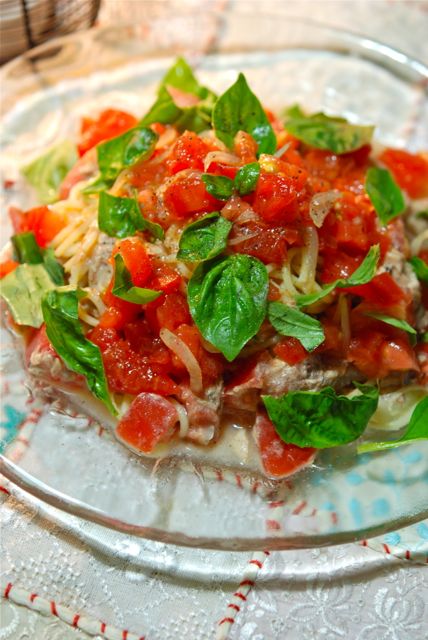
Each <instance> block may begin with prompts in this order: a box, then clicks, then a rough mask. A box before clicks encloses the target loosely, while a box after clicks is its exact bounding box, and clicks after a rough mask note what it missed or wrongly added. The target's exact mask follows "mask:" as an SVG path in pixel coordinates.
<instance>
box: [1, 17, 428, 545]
mask: <svg viewBox="0 0 428 640" xmlns="http://www.w3.org/2000/svg"><path fill="white" fill-rule="evenodd" d="M313 28H316V27H313ZM296 51H298V48H296ZM299 51H300V50H299ZM300 55H301V51H300V52H299V55H297V53H296V54H295V57H294V58H293V55H291V54H289V55H288V56H285V58H284V57H281V56H276V55H275V54H268V53H266V54H264V55H263V56H260V57H257V56H255V54H253V55H252V56H249V55H248V54H228V53H224V54H216V55H215V56H212V57H210V56H205V57H203V58H200V59H199V60H198V61H197V68H195V67H194V66H192V64H190V62H189V61H188V60H186V58H184V57H178V58H175V59H171V58H169V59H168V60H166V59H164V58H160V59H159V62H158V61H153V60H149V61H142V62H141V61H140V62H138V63H136V62H134V63H133V64H132V65H127V66H126V65H124V66H123V68H119V69H118V70H116V71H115V72H114V73H113V74H111V75H109V76H107V74H103V73H99V74H98V76H96V78H97V79H96V80H94V76H89V78H83V79H81V80H67V81H65V82H62V83H59V84H57V85H55V86H54V87H53V94H52V93H51V94H49V96H47V91H46V90H44V91H42V92H41V93H40V95H37V96H36V97H34V96H32V97H31V98H27V104H25V105H24V107H22V105H21V106H20V108H19V109H15V111H13V110H12V112H11V114H9V115H8V116H7V118H9V122H10V123H12V129H13V127H14V126H15V127H18V128H19V126H22V120H23V116H22V111H23V109H24V113H25V112H27V113H28V112H29V110H32V111H33V114H34V113H36V115H35V116H34V117H35V118H36V119H37V120H38V123H39V128H40V126H43V124H44V125H46V122H47V118H48V117H51V115H50V111H49V101H51V102H50V103H52V95H54V96H55V98H56V99H58V100H59V101H60V104H61V105H66V107H65V108H64V106H62V107H61V109H62V111H61V113H60V116H58V117H59V120H58V122H60V123H61V126H60V127H56V130H55V135H54V138H55V140H54V144H50V145H48V146H47V148H44V149H43V152H42V153H39V152H38V153H37V154H32V157H30V158H25V162H23V154H22V150H23V149H25V145H26V144H28V141H27V140H26V138H25V134H24V135H23V136H22V137H21V138H19V137H17V138H15V139H14V145H15V142H16V139H17V141H18V142H17V145H15V146H14V147H13V149H14V151H13V154H14V155H13V157H12V155H11V153H10V151H7V153H6V166H7V165H8V162H9V169H10V167H13V169H14V170H15V174H14V179H13V180H9V183H10V184H8V185H6V186H7V188H6V191H7V192H8V193H7V199H8V202H9V205H10V206H9V219H10V221H11V224H12V227H13V232H12V235H11V239H10V242H9V243H8V244H7V245H6V247H5V248H4V249H3V252H2V257H1V258H2V259H1V264H0V275H1V281H0V295H1V297H2V304H3V307H4V309H3V311H4V314H3V315H4V324H5V326H6V328H7V330H8V335H9V336H11V337H10V340H12V345H13V346H12V347H11V349H12V350H13V349H16V348H17V349H18V351H19V352H20V353H21V354H22V362H23V367H24V370H25V377H26V384H27V385H28V386H29V388H30V390H31V393H32V394H33V396H34V398H36V399H37V402H39V403H41V406H42V409H41V412H43V415H44V418H43V420H42V421H41V424H38V425H37V428H36V429H35V430H34V435H33V436H32V443H33V440H34V443H35V444H34V447H35V452H36V453H34V451H33V452H31V450H32V446H33V445H32V446H31V447H30V448H29V451H28V453H27V454H26V455H25V456H24V457H23V459H22V460H23V461H22V462H21V460H20V461H19V463H18V466H16V465H15V464H13V463H12V462H11V461H10V460H11V458H10V457H8V456H7V450H6V456H5V458H4V459H3V464H4V465H5V469H6V475H7V474H8V473H9V474H12V476H13V479H14V480H15V481H18V484H19V474H20V468H22V471H23V472H26V473H30V475H31V477H32V480H31V482H34V483H35V485H37V488H36V489H34V487H33V490H32V492H33V493H34V495H37V496H38V497H41V498H43V499H45V500H46V501H47V502H49V501H50V502H51V504H52V503H54V504H56V506H58V504H59V502H58V501H60V502H61V507H62V508H64V504H65V503H67V500H68V498H70V499H73V504H74V506H73V507H72V506H71V503H70V502H68V506H67V507H66V510H69V511H70V512H72V513H77V514H78V515H79V509H84V511H85V513H84V515H85V517H88V518H89V519H92V520H95V521H97V522H101V523H103V524H107V525H108V526H112V527H113V528H114V529H119V530H120V529H121V526H122V525H121V523H128V524H127V526H130V525H129V523H132V527H133V529H132V531H133V533H137V534H139V535H143V536H146V537H150V538H155V539H161V540H166V541H169V542H179V543H182V544H183V543H184V544H195V542H194V541H195V540H196V541H198V540H199V543H201V539H203V540H204V541H203V542H202V544H203V545H205V546H221V547H226V548H227V547H228V545H230V547H231V548H249V547H252V548H257V547H258V546H260V545H261V544H263V545H265V544H266V539H269V538H274V543H273V544H274V545H277V546H278V547H286V546H287V545H288V544H290V539H293V540H294V542H292V544H297V545H301V546H307V545H308V544H310V543H308V540H307V539H306V536H309V538H310V539H311V540H312V541H314V540H315V541H316V542H315V544H325V543H329V542H331V541H335V540H336V539H343V534H344V532H345V533H346V534H347V535H348V538H349V536H351V537H352V536H354V537H355V536H357V535H361V532H362V531H363V530H364V531H365V532H366V533H367V531H369V530H371V529H372V530H373V532H376V531H378V528H379V527H384V529H385V527H386V528H388V527H389V528H394V526H396V524H397V523H398V522H400V518H404V517H405V516H406V517H407V518H410V519H413V520H415V519H418V518H420V517H422V515H421V514H423V513H425V511H426V507H427V505H426V504H424V498H423V495H422V493H421V488H420V487H421V486H422V485H423V482H424V478H425V477H426V472H427V464H428V448H427V440H428V311H427V304H428V212H427V208H428V155H427V153H426V151H425V152H424V150H423V149H422V148H418V147H417V146H416V147H415V145H412V147H413V148H412V149H409V148H405V145H403V144H401V145H400V144H399V145H396V144H393V143H392V141H393V140H395V139H396V138H397V137H399V136H397V132H400V131H403V127H404V124H405V123H404V122H400V117H405V115H406V109H409V110H411V109H410V107H409V104H410V102H411V101H410V99H409V98H408V93H407V91H408V88H407V85H406V84H405V82H404V81H403V83H404V85H405V86H404V88H403V93H402V103H401V107H402V111H401V112H400V110H398V113H397V114H395V116H394V117H395V118H396V122H393V121H391V122H389V123H388V122H385V120H384V119H382V122H381V123H380V124H381V127H379V126H378V125H379V122H377V121H376V120H375V116H376V114H373V109H372V106H371V109H372V111H371V110H370V108H369V109H368V110H367V111H364V109H360V110H359V111H358V110H357V112H354V113H353V112H352V109H351V107H350V105H348V106H347V108H342V109H339V108H336V109H334V108H331V107H330V106H329V105H325V104H323V103H322V102H323V101H322V100H320V99H319V96H318V98H317V99H315V100H314V101H313V104H312V105H310V104H308V102H309V100H308V96H304V97H303V100H302V99H301V96H302V93H301V86H300V85H299V86H298V87H297V90H296V91H295V92H294V93H293V92H292V91H291V89H290V87H289V86H288V84H287V83H286V86H285V88H284V90H279V91H278V93H279V94H280V95H279V96H277V95H276V96H275V99H274V100H269V91H270V90H271V89H272V87H271V84H270V80H267V77H268V75H269V74H268V68H269V65H271V63H272V64H273V65H274V66H275V65H276V66H277V67H278V68H276V69H275V71H276V78H277V83H278V84H280V83H281V77H283V75H284V74H283V72H284V70H286V69H287V68H288V67H290V65H291V67H293V65H295V64H296V60H299V59H300V58H299V56H300ZM334 56H336V57H337V58H340V56H339V54H337V55H336V54H334V55H333V54H332V60H331V65H330V73H331V74H333V77H334V70H335V65H337V66H338V68H339V67H340V65H341V64H343V58H340V59H333V58H334ZM318 61H319V62H320V64H321V65H322V64H323V63H324V60H323V57H322V56H321V54H320V53H319V52H312V53H311V52H310V53H308V60H307V61H306V62H305V61H304V60H303V62H302V61H300V64H302V65H305V64H306V65H307V67H305V68H307V69H308V70H309V71H308V73H309V74H310V75H314V74H317V73H318V72H317V69H319V68H320V67H319V66H318V67H317V64H316V63H317V62H318ZM349 64H350V63H349ZM353 64H354V63H353ZM365 64H367V65H368V64H369V63H365V62H363V61H360V62H358V61H356V62H355V69H353V72H354V77H355V83H356V86H358V83H360V82H361V77H362V76H363V75H364V74H363V71H364V69H363V67H364V65H365ZM370 64H372V63H370ZM372 66H373V65H372ZM357 67H358V69H357ZM351 71H352V70H351ZM281 72H282V73H281ZM370 72H371V73H374V71H373V69H372V68H370ZM377 72H378V71H376V73H377ZM379 73H381V72H380V71H379ZM382 73H386V72H384V71H382ZM141 78H145V79H146V83H147V86H145V85H144V86H143V90H142V91H140V92H138V91H137V92H135V91H132V86H133V85H134V86H136V85H138V82H139V81H140V80H141ZM153 78H156V82H155V81H153ZM306 80H307V79H306ZM88 81H89V82H91V95H90V96H89V97H88V96H87V95H85V91H86V90H87V88H88ZM382 81H383V82H384V84H385V86H387V84H388V80H387V79H386V78H384V77H383V76H382ZM329 82H331V80H329ZM396 82H398V81H397V80H396V78H395V76H394V83H396ZM323 83H324V84H323ZM306 85H307V83H306ZM306 85H305V83H304V82H303V85H302V86H306ZM94 86H95V87H96V88H95V89H94ZM326 86H327V87H328V86H329V83H328V82H327V80H325V79H324V80H322V81H321V82H320V86H319V89H320V91H321V95H324V92H325V91H326ZM394 89H395V90H396V86H395V84H394ZM418 90H419V89H418ZM418 90H416V89H415V91H418ZM49 91H52V89H50V90H49ZM343 91H344V92H345V93H346V91H345V90H343ZM285 94H286V99H284V95H285ZM327 95H329V94H328V92H327ZM346 95H348V93H346ZM299 98H300V99H299ZM281 99H282V103H281V104H279V105H278V102H279V100H281ZM141 104H143V105H144V108H143V109H141V108H140V105H141ZM412 104H413V103H412ZM26 110H27V111H26ZM376 110H377V111H378V115H379V114H380V113H381V112H382V113H384V112H385V104H383V103H382V104H380V105H376V109H375V111H376ZM71 113H72V117H70V114H71ZM413 114H414V109H413ZM388 127H389V128H388ZM379 129H380V131H381V135H380V136H379V135H378V131H379ZM383 131H386V135H382V132H383ZM65 134H66V135H65ZM8 135H9V136H10V135H11V134H10V133H9V134H8ZM394 136H395V138H394ZM44 146H45V147H46V145H44ZM6 149H7V150H10V149H11V145H10V141H7V144H6ZM8 153H9V155H8ZM17 157H18V160H17ZM17 171H19V176H18V174H17ZM6 182H7V180H6ZM22 203H23V204H22ZM23 205H24V206H23ZM27 205H28V206H27ZM15 359H16V358H15ZM94 423H96V424H97V425H99V426H98V428H95V427H94ZM100 433H103V434H104V437H103V438H100V437H99V435H100ZM53 449H54V450H55V452H56V453H55V456H58V459H57V461H56V463H55V464H53V463H52V456H53ZM42 450H43V452H42ZM49 456H50V461H48V462H47V460H48V458H49ZM64 456H66V457H68V456H70V457H71V460H72V461H73V464H72V468H73V471H71V467H70V468H69V465H68V464H67V462H66V461H65V459H64ZM412 456H413V458H412ZM12 459H13V456H12ZM90 459H91V460H93V459H94V460H99V461H101V460H102V461H103V464H102V473H101V470H100V468H99V466H97V465H96V464H91V465H90V466H91V471H86V469H87V466H88V461H89V460H90ZM408 459H414V464H411V465H410V466H409V463H408ZM107 460H108V464H107V463H105V464H104V461H107ZM20 465H22V467H20ZM391 466H392V467H393V468H394V472H393V473H394V474H395V475H394V477H393V482H391V479H390V477H389V475H388V474H390V472H391V471H390V470H391ZM79 469H80V473H79ZM83 469H84V471H83ZM61 474H63V477H62V478H61V477H60V476H61ZM70 474H72V475H77V476H78V479H79V481H78V482H76V481H75V482H74V484H75V485H76V486H74V485H73V483H72V487H73V488H72V490H70V484H69V481H70ZM101 477H102V482H101V483H100V484H101V488H100V487H99V486H98V487H97V490H96V491H91V490H90V487H94V486H95V485H96V484H98V480H101ZM388 478H389V480H388ZM219 481H220V482H219ZM31 482H30V484H31ZM343 482H345V484H346V485H347V490H346V491H345V492H344V493H345V495H344V494H343V493H342V491H341V483H342V484H343ZM421 483H422V484H421ZM77 484H78V485H79V487H78V488H77ZM113 485H114V490H113V494H114V496H115V499H114V500H113V498H112V495H111V494H112V486H113ZM130 485H134V486H133V488H132V489H131V488H130ZM392 485H393V486H392ZM28 486H29V485H28V478H27V481H26V488H27V489H28ZM102 487H105V491H104V489H103V488H102ZM128 491H129V492H130V494H132V495H130V497H129V500H128V499H126V500H125V499H124V498H125V495H127V494H128ZM237 492H239V496H240V497H239V503H240V504H239V506H238V505H237V504H236V496H237ZM64 494H65V495H64ZM244 495H245V498H244V497H243V496H244ZM59 496H60V498H59ZM67 496H68V498H67ZM88 496H89V499H88ZM120 496H122V498H121V499H120V500H119V501H118V500H117V498H118V497H120ZM373 496H376V497H374V498H373ZM412 496H413V497H412ZM285 497H286V499H285ZM369 499H373V500H375V501H376V500H377V504H378V505H379V504H380V502H379V501H381V502H382V501H384V503H386V504H387V508H386V509H384V511H383V512H382V509H380V510H379V509H375V508H373V506H372V507H368V506H367V508H363V505H364V504H365V501H367V500H369ZM52 501H54V502H52ZM55 501H56V502H55ZM76 501H77V502H78V504H77V503H76ZM406 501H407V505H406V506H404V503H405V502H406ZM122 502H126V503H127V504H126V505H125V504H122ZM113 503H114V506H113ZM118 503H119V504H118ZM184 503H186V504H189V505H190V506H186V507H183V504H184ZM76 504H77V506H76ZM88 505H89V506H88ZM91 505H92V507H93V510H92V511H91ZM232 505H233V506H232ZM272 505H273V506H272ZM400 505H401V506H400ZM416 505H417V507H416ZM272 508H274V509H276V512H275V518H274V519H272V518H271V519H269V517H267V515H266V510H269V509H272ZM278 509H279V511H278ZM424 510H425V511H424ZM100 513H101V515H100ZM165 514H167V515H165ZM248 514H249V515H248ZM103 518H105V520H103ZM215 520H217V522H218V525H215V524H213V522H214V521H215ZM238 520H239V524H237V521H238ZM250 522H251V526H250V527H249V523H250ZM269 523H270V524H269ZM272 523H273V524H272ZM123 526H125V525H123ZM377 527H378V528H377ZM249 529H250V530H251V529H252V530H251V531H250V533H248V530H249ZM341 535H342V538H341V537H340V536H341ZM189 540H190V542H189ZM219 540H220V542H219ZM297 540H300V542H296V541H297ZM196 544H197V543H196Z"/></svg>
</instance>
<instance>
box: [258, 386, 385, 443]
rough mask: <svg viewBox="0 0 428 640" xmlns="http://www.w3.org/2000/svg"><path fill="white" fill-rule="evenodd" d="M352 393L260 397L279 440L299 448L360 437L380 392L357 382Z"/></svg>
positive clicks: (296, 393)
mask: <svg viewBox="0 0 428 640" xmlns="http://www.w3.org/2000/svg"><path fill="white" fill-rule="evenodd" d="M359 390H360V391H361V393H360V394H359V395H355V396H351V397H349V396H340V395H337V394H336V392H335V391H334V389H333V388H332V387H326V388H325V389H322V390H321V391H289V392H288V393H286V394H285V395H283V396H281V397H280V398H275V397H273V396H262V398H263V402H264V405H265V407H266V409H267V412H268V414H269V418H270V419H271V420H272V422H273V424H274V426H275V430H276V432H277V433H278V435H279V437H280V438H281V440H283V441H284V442H289V443H290V442H291V443H292V444H295V445H297V446H298V447H315V448H316V449H326V448H328V447H339V446H341V445H343V444H347V443H348V442H352V441H353V440H356V439H357V438H359V437H360V436H361V434H362V433H363V431H364V429H365V428H366V426H367V423H368V421H369V420H370V418H371V416H372V415H373V414H374V412H375V411H376V408H377V404H378V399H379V391H378V390H377V389H376V388H375V387H371V386H364V385H359Z"/></svg>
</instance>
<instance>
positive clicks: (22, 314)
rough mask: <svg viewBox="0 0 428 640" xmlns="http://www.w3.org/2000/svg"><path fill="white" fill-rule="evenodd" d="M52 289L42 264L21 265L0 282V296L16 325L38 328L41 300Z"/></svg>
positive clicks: (40, 322)
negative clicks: (7, 306)
mask: <svg viewBox="0 0 428 640" xmlns="http://www.w3.org/2000/svg"><path fill="white" fill-rule="evenodd" d="M54 288H55V284H54V283H53V282H52V280H51V278H50V277H49V274H48V273H47V271H46V269H45V268H44V266H43V265H42V264H21V265H19V266H18V267H16V269H15V270H14V271H12V272H11V273H8V275H7V276H5V277H4V278H2V280H1V281H0V296H1V297H2V298H4V300H6V302H7V304H8V305H9V309H10V311H11V313H12V316H13V319H14V320H15V322H16V323H17V324H20V325H25V326H28V327H36V328H38V327H40V326H41V325H42V324H43V316H42V307H41V301H42V298H43V296H44V295H45V293H46V292H47V291H49V290H50V289H54Z"/></svg>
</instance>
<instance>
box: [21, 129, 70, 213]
mask: <svg viewBox="0 0 428 640" xmlns="http://www.w3.org/2000/svg"><path fill="white" fill-rule="evenodd" d="M76 162H77V152H76V147H75V145H74V144H73V143H72V142H70V141H69V140H64V142H61V143H60V144H58V145H56V146H55V147H52V148H51V149H49V151H47V152H46V153H45V154H43V155H42V156H40V157H39V158H37V159H36V160H33V162H31V163H30V164H28V165H26V166H25V167H23V168H22V169H21V173H22V175H23V176H24V177H25V178H26V180H27V181H28V182H29V183H30V184H31V185H32V186H33V187H34V188H35V190H36V193H37V197H38V199H39V201H40V202H41V203H42V204H50V203H51V202H55V200H57V199H58V189H59V187H60V185H61V183H62V181H63V180H64V178H65V176H66V175H67V173H68V172H69V171H70V169H71V168H72V166H73V165H74V164H75V163H76Z"/></svg>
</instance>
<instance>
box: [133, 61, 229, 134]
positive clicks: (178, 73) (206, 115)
mask: <svg viewBox="0 0 428 640" xmlns="http://www.w3.org/2000/svg"><path fill="white" fill-rule="evenodd" d="M168 87H174V88H176V89H179V90H180V91H184V92H185V93H190V94H193V95H195V96H197V97H198V98H199V99H200V100H199V102H198V103H197V104H196V105H195V106H193V107H179V106H178V105H176V104H175V102H174V99H173V97H172V95H171V94H170V92H169V90H168ZM215 100H216V95H215V94H214V93H213V92H212V91H210V90H209V89H207V88H206V87H203V86H201V85H200V84H199V82H198V81H197V79H196V78H195V76H194V74H193V71H192V69H191V68H190V67H189V65H188V64H187V62H186V61H185V60H184V59H183V58H178V59H177V61H176V62H175V64H174V65H173V66H172V67H171V68H170V69H169V70H168V71H167V73H166V74H165V76H164V78H163V80H162V82H161V84H160V86H159V90H158V97H157V100H156V102H155V103H154V104H153V105H152V107H151V108H150V109H149V111H148V113H147V114H146V115H145V116H144V118H143V119H142V120H141V123H140V124H141V125H144V126H148V125H150V124H153V123H154V122H161V123H162V124H174V125H175V126H176V127H177V129H178V130H179V131H184V130H185V129H188V130H190V131H196V133H199V132H200V131H203V130H204V129H209V126H210V123H211V113H212V109H213V106H214V103H215Z"/></svg>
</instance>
